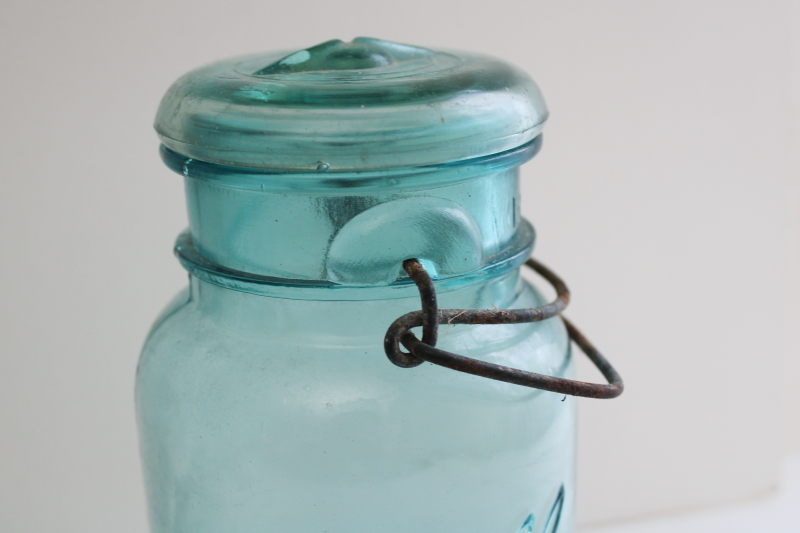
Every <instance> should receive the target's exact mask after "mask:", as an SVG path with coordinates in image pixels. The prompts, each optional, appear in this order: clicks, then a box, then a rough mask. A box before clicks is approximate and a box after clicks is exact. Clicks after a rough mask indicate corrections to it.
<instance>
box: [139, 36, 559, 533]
mask: <svg viewBox="0 0 800 533" xmlns="http://www.w3.org/2000/svg"><path fill="white" fill-rule="evenodd" d="M546 118H547V111H546V108H545V105H544V101H543V99H542V97H541V94H540V92H539V90H538V89H537V87H536V85H535V84H534V83H533V81H531V79H530V78H529V77H528V76H526V75H525V74H524V73H523V72H521V71H519V70H517V69H516V68H514V67H512V66H510V65H508V64H506V63H503V62H501V61H498V60H496V59H493V58H490V57H486V56H481V55H477V54H468V53H463V52H453V51H433V50H428V49H424V48H418V47H414V46H408V45H400V44H396V43H389V42H386V41H380V40H376V39H367V38H358V39H355V40H353V41H352V42H350V43H344V42H341V41H328V42H325V43H322V44H320V45H317V46H314V47H311V48H308V49H305V50H300V51H283V52H275V53H266V54H257V55H252V56H245V57H239V58H233V59H229V60H224V61H220V62H217V63H213V64H211V65H208V66H205V67H202V68H199V69H197V70H194V71H192V72H190V73H188V74H186V75H185V76H183V77H182V78H180V79H179V80H177V81H176V82H175V84H173V86H172V87H171V88H170V89H169V91H168V92H167V94H166V95H165V97H164V99H163V101H162V103H161V106H160V108H159V110H158V115H157V118H156V130H157V131H158V134H159V137H160V139H161V142H162V147H161V155H162V158H163V160H164V161H165V162H166V164H167V165H168V166H169V167H170V168H171V169H173V170H174V171H176V172H178V173H180V174H182V175H183V176H184V179H185V185H186V195H187V205H188V212H189V229H188V230H187V231H186V232H185V233H184V234H182V235H180V236H179V237H178V241H177V244H176V248H175V250H176V254H177V256H178V258H179V260H180V262H181V264H182V265H183V266H184V267H185V268H186V270H188V272H189V286H188V287H187V288H186V290H184V291H183V292H181V293H180V294H179V295H178V296H176V297H175V298H174V300H173V301H172V302H171V303H170V304H169V305H168V306H167V308H166V309H165V310H164V311H163V312H162V314H161V316H160V317H159V318H158V319H157V321H156V322H155V324H154V326H153V328H152V330H151V332H150V334H149V336H148V338H147V341H146V343H145V346H144V349H143V351H142V355H141V359H140V362H139V367H138V373H137V386H136V405H137V415H138V423H139V432H140V443H141V452H142V459H143V467H144V475H145V485H146V491H147V497H148V505H149V513H150V523H151V530H152V531H153V533H179V532H180V533H184V532H185V533H189V532H191V533H212V532H213V533H219V532H223V531H224V532H226V533H251V532H252V533H255V532H259V533H261V532H265V531H275V532H278V531H281V532H282V531H305V530H309V531H320V532H323V531H327V532H330V533H375V532H377V531H380V532H383V533H400V532H403V533H410V532H421V533H433V532H436V533H446V532H453V533H455V532H459V533H465V532H476V533H478V532H482V533H484V532H508V533H516V532H518V531H523V532H536V533H539V532H545V531H546V532H554V531H559V532H560V533H565V532H569V531H572V521H573V519H572V515H573V494H574V483H573V477H574V449H575V448H574V442H575V400H574V398H573V397H572V396H567V395H564V394H557V393H554V392H548V391H543V390H535V389H531V388H526V387H520V386H519V385H516V384H512V383H507V382H502V381H496V380H490V379H485V378H483V377H479V376H475V375H470V374H467V373H463V372H454V371H453V370H451V369H449V368H444V367H442V366H438V365H432V364H421V365H418V366H414V367H413V368H399V367H398V366H396V365H393V364H392V363H391V362H390V361H389V360H388V359H387V357H386V355H385V354H384V346H383V344H384V334H385V333H386V330H387V328H388V327H389V325H390V324H392V323H393V321H395V319H397V317H399V316H401V315H403V314H404V313H409V312H413V311H416V310H418V309H420V305H421V304H420V294H419V292H418V289H417V286H416V285H415V284H414V282H413V281H411V280H410V279H409V276H408V275H407V273H406V271H405V270H404V268H403V265H404V261H405V260H407V259H409V258H416V259H418V260H419V264H421V265H422V267H424V270H425V271H427V273H428V274H430V276H431V277H432V279H433V285H434V286H435V289H436V292H437V294H438V300H439V306H440V307H442V308H453V309H470V308H481V309H499V310H505V309H515V308H533V307H537V306H542V305H544V304H546V302H545V301H544V299H543V298H542V297H541V295H540V294H539V293H538V292H537V291H536V290H535V289H534V288H533V287H532V286H531V285H530V284H528V283H527V282H525V281H524V280H522V278H521V277H520V274H519V268H520V266H521V265H522V263H523V262H524V261H525V260H526V259H527V258H528V256H529V255H530V253H531V250H532V247H533V242H534V231H533V228H532V227H531V226H530V224H528V222H526V221H525V220H524V219H522V218H521V217H520V212H519V206H520V198H519V186H518V185H519V184H518V180H519V173H518V167H519V165H521V164H522V163H524V162H525V161H527V160H528V159H530V158H531V157H532V156H533V155H534V154H535V153H536V152H537V151H538V149H539V147H540V146H541V129H542V126H543V124H544V121H545V119H546ZM437 346H438V347H440V348H443V349H445V350H448V351H453V352H457V353H460V354H464V355H466V356H469V357H471V358H474V359H480V360H484V361H488V362H491V363H496V364H502V365H505V366H509V367H514V368H519V369H523V370H527V371H532V372H537V373H540V374H546V375H551V376H555V377H560V378H570V377H571V376H572V375H573V364H572V361H571V352H570V343H569V336H568V333H567V329H566V328H565V325H564V322H562V321H561V320H560V319H559V318H557V317H554V318H549V319H547V320H540V321H537V322H531V323H524V324H494V325H457V324H455V323H447V322H446V321H445V322H441V321H440V323H439V341H438V345H437Z"/></svg>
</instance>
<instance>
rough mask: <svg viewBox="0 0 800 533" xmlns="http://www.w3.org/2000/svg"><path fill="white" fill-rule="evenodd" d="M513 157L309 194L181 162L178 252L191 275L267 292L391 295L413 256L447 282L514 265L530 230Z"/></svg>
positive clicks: (270, 180) (277, 181) (282, 181)
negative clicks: (306, 288)
mask: <svg viewBox="0 0 800 533" xmlns="http://www.w3.org/2000/svg"><path fill="white" fill-rule="evenodd" d="M527 150H528V152H526V153H525V154H523V155H524V156H525V157H524V158H525V159H527V158H528V157H530V156H531V155H532V153H533V152H531V148H527ZM173 156H174V153H173V155H171V156H169V157H173ZM509 157H510V156H508V155H505V156H502V155H498V156H494V157H493V158H490V159H489V160H488V162H487V161H482V162H478V163H474V164H472V165H464V166H463V167H460V166H458V165H455V166H443V167H441V168H436V169H427V171H426V172H427V177H426V179H425V180H419V179H406V178H408V176H405V175H401V173H400V171H397V173H393V172H392V171H385V172H383V174H382V177H381V178H380V180H379V181H375V180H376V179H377V177H376V176H372V177H371V178H370V180H366V181H364V182H363V183H361V182H359V181H357V180H355V181H354V179H353V178H352V177H351V176H350V177H335V176H334V175H333V174H331V175H330V178H329V179H328V181H327V185H326V186H325V187H319V186H312V187H307V186H306V184H305V183H303V180H304V179H306V178H305V177H303V176H294V178H296V180H297V182H296V185H295V186H296V189H295V190H288V189H287V183H289V182H287V180H290V179H291V178H292V176H291V175H287V174H281V175H275V176H272V175H267V174H265V173H262V174H261V175H258V174H257V173H255V175H256V176H257V178H258V180H260V181H259V183H260V186H259V187H252V186H244V185H243V184H242V183H241V182H236V181H235V180H227V179H216V178H214V177H213V176H212V177H209V172H211V171H209V166H211V167H215V168H213V169H212V171H213V172H218V173H219V172H221V171H219V170H217V168H216V167H217V166H215V165H209V164H207V163H202V162H193V161H192V160H190V159H186V160H185V163H184V165H183V174H184V176H185V185H186V196H187V205H188V212H189V232H188V233H187V234H186V235H184V236H182V237H181V238H179V242H178V245H177V247H176V251H177V252H178V255H179V257H180V258H181V261H182V262H183V263H184V265H185V266H187V267H189V269H190V270H192V269H194V270H198V271H203V272H205V273H206V274H209V273H213V274H219V275H227V276H228V277H232V278H236V279H245V278H248V279H249V281H253V280H255V282H256V283H259V282H261V283H262V284H270V283H273V284H274V283H278V284H281V283H282V284H288V285H304V284H306V285H307V284H313V285H321V286H326V285H334V286H339V287H388V286H391V285H392V284H394V283H396V282H397V281H398V280H403V279H405V278H406V276H405V273H404V272H403V271H402V267H401V265H402V262H403V261H404V260H405V259H408V258H412V257H413V258H417V259H419V260H421V261H422V262H423V264H424V265H425V266H426V267H427V268H428V270H429V271H430V272H431V273H432V275H433V276H434V277H438V278H439V279H443V280H445V279H456V278H461V277H473V276H475V275H479V274H481V273H485V272H486V271H489V270H492V269H496V268H497V266H498V265H505V266H506V267H507V268H514V267H515V266H518V265H519V264H520V263H521V262H522V261H524V259H525V258H526V257H527V256H528V255H529V254H530V251H531V249H532V247H533V241H534V232H533V229H532V227H531V226H530V224H528V223H527V222H526V221H524V220H523V219H522V218H521V217H520V214H519V207H520V202H519V171H518V165H514V166H508V165H509V164H511V163H519V162H520V161H521V160H520V159H519V158H520V157H522V156H519V155H517V156H516V157H517V160H513V159H508V158H509ZM504 158H505V164H500V163H501V162H502V160H503V159H504ZM172 163H173V165H172V166H174V161H173V162H172ZM193 165H194V166H193ZM454 169H455V170H454ZM415 170H418V169H415ZM254 172H255V171H254ZM459 173H460V174H461V175H460V174H459ZM217 177H219V176H217ZM212 178H213V179H212ZM237 179H239V178H237ZM314 183H317V182H314ZM251 185H252V184H251ZM273 185H274V186H273ZM506 270H507V269H506ZM501 271H505V270H503V269H501ZM498 273H499V271H495V275H496V274H498ZM198 275H200V274H198ZM209 275H210V274H209ZM201 277H202V275H201ZM210 281H212V282H216V281H215V280H210ZM218 284H219V283H218Z"/></svg>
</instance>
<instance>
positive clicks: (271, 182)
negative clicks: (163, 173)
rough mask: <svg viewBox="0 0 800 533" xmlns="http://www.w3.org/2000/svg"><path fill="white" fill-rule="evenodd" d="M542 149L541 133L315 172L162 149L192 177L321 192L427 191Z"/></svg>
mask: <svg viewBox="0 0 800 533" xmlns="http://www.w3.org/2000/svg"><path fill="white" fill-rule="evenodd" d="M541 148H542V135H541V134H540V135H538V136H537V137H535V138H534V139H533V140H531V141H529V142H527V143H525V144H523V145H520V146H518V147H516V148H513V149H511V150H506V151H504V152H499V153H496V154H492V155H487V156H481V157H475V158H472V159H464V160H460V161H454V162H450V163H442V164H438V165H426V166H418V167H401V168H384V169H379V170H358V171H335V172H333V171H329V169H328V168H327V167H326V166H325V163H324V162H322V161H320V164H319V165H318V167H317V171H316V172H309V171H307V170H288V169H266V168H251V167H242V166H228V165H222V164H219V163H210V162H207V161H201V160H199V159H194V158H191V157H188V156H186V155H183V154H181V153H179V152H176V151H174V150H172V149H170V148H168V147H167V146H165V145H163V144H162V145H161V148H160V154H161V159H162V160H163V161H164V163H165V164H166V165H167V167H168V168H169V169H170V170H172V171H174V172H176V173H178V174H181V175H182V176H184V177H186V178H190V179H195V180H200V181H208V182H212V183H214V184H215V185H218V186H222V187H231V188H235V189H246V190H254V191H259V190H261V191H292V192H322V191H338V192H342V191H343V190H353V189H358V190H370V189H373V190H378V189H381V190H392V191H401V190H407V189H419V188H428V187H431V186H444V185H452V184H455V183H459V182H463V181H469V180H472V179H475V178H477V177H479V176H482V175H486V174H488V173H494V172H502V171H504V170H508V169H510V168H513V167H517V166H519V165H522V164H523V163H525V162H526V161H528V160H529V159H531V158H532V157H533V156H535V155H536V154H537V153H538V152H539V150H540V149H541Z"/></svg>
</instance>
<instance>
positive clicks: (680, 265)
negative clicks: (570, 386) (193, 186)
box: [0, 0, 800, 533]
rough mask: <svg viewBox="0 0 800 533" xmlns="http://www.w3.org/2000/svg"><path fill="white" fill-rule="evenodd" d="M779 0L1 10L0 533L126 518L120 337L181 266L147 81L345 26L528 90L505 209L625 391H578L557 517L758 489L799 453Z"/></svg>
mask: <svg viewBox="0 0 800 533" xmlns="http://www.w3.org/2000/svg"><path fill="white" fill-rule="evenodd" d="M797 11H798V10H797V9H796V6H795V5H794V4H792V3H791V2H788V1H749V2H748V1H722V0H709V1H696V0H695V1H683V0H670V1H652V2H641V1H635V0H631V1H590V0H583V1H580V2H577V1H563V0H562V1H555V0H553V1H548V2H539V1H531V0H527V1H520V2H511V1H499V0H495V1H492V2H478V1H477V0H464V1H461V2H456V1H451V2H433V1H432V0H428V1H427V2H426V1H422V0H406V1H405V2H402V3H401V2H392V3H389V2H375V1H372V2H358V1H355V0H350V1H338V2H333V1H328V2H322V1H305V2H289V1H285V2H281V3H279V2H275V1H267V0H261V1H255V0H253V1H248V0H228V1H225V2H214V1H211V0H203V1H199V2H190V1H166V0H161V1H155V0H147V1H136V2H131V1H126V2H123V1H99V0H96V1H90V0H77V1H73V2H55V1H47V2H23V1H20V0H4V1H3V2H2V4H0V125H1V127H0V136H1V138H0V180H1V181H0V185H1V187H2V188H0V246H1V248H0V249H1V250H2V256H1V259H2V262H1V263H0V531H2V532H4V533H16V532H59V533H60V532H81V533H93V532H98V533H100V532H110V531H114V532H144V531H146V517H145V508H144V498H143V492H142V482H141V479H140V471H139V463H138V461H139V459H138V453H137V440H136V430H135V425H134V413H133V380H134V371H135V366H136V359H137V352H138V350H139V348H140V345H141V343H142V341H143V339H144V335H145V333H146V331H147V329H148V327H149V325H150V322H151V320H152V319H154V317H155V316H156V314H157V313H158V311H159V310H160V309H161V307H162V306H163V305H164V304H165V303H166V301H167V300H168V299H169V297H170V296H171V295H172V294H173V293H174V292H175V291H177V290H178V289H179V288H180V287H181V286H182V285H183V284H184V283H185V279H186V276H185V273H184V272H183V271H182V270H181V269H180V267H179V266H178V264H177V262H176V261H175V260H174V258H173V257H172V254H171V247H172V243H173V240H174V237H175V236H176V234H177V233H178V232H179V231H180V230H181V229H183V227H184V226H185V224H186V218H185V214H184V205H183V191H182V183H181V180H180V178H179V177H178V176H176V175H174V174H172V173H171V172H170V171H168V170H167V169H166V168H165V167H164V166H163V165H162V163H161V162H160V160H159V158H158V155H157V146H158V143H157V140H156V136H155V133H154V132H153V131H152V127H151V124H152V119H153V117H154V114H155V110H156V107H157V105H158V102H159V100H160V97H161V95H162V94H163V93H164V91H165V90H166V89H167V87H168V86H169V85H170V83H171V82H172V81H173V80H174V79H175V78H177V77H178V76H179V75H181V74H183V73H184V72H185V71H187V70H189V69H191V68H194V67H196V66H198V65H200V64H203V63H206V62H209V61H211V60H214V59H219V58H223V57H226V56H230V55H236V54H242V53H248V52H252V51H258V50H266V49H273V48H287V47H288V48H291V47H296V48H304V47H307V46H310V45H313V44H316V43H318V42H321V41H324V40H328V39H332V38H340V39H345V40H349V39H351V38H353V37H356V36H359V35H365V36H372V37H378V38H383V39H388V40H394V41H400V42H407V43H412V44H418V45H424V46H432V47H437V46H441V47H450V48H462V49H470V50H476V51H481V52H485V53H489V54H492V55H496V56H499V57H501V58H504V59H507V60H509V61H511V62H513V63H516V64H517V65H519V66H520V67H522V68H523V69H525V70H526V71H528V72H529V73H530V74H531V75H532V76H533V77H534V79H536V80H537V82H538V83H539V85H540V87H541V89H542V90H543V92H544V94H545V97H546V99H547V101H548V104H549V107H550V110H551V118H550V121H549V123H548V125H547V127H546V128H545V143H544V148H543V150H542V152H541V153H540V154H539V155H538V156H537V157H536V158H535V159H534V160H533V161H532V162H530V163H528V164H527V165H526V166H525V167H524V170H523V202H524V205H523V213H524V215H525V216H526V217H527V218H528V219H529V220H531V221H532V222H533V224H534V225H535V226H536V228H537V230H538V234H539V240H538V243H537V250H536V255H537V257H539V258H540V259H542V260H543V261H545V262H546V263H547V264H548V265H550V266H552V267H553V268H554V269H555V270H556V271H558V272H559V273H560V274H562V275H563V276H564V278H565V279H566V280H567V281H568V282H569V284H570V288H571V289H572V291H573V303H572V305H571V308H570V312H569V313H568V314H569V316H570V317H571V318H573V319H574V320H575V321H576V322H577V323H578V324H579V325H580V326H581V327H582V328H583V329H584V330H585V332H586V333H587V335H588V336H589V337H590V338H591V339H593V340H594V341H595V342H596V343H597V344H598V346H599V347H601V348H602V349H603V351H604V352H606V353H607V354H608V355H609V357H610V358H611V359H612V361H613V362H614V363H615V364H616V366H617V367H618V368H619V370H620V372H621V373H622V375H623V377H624V378H625V379H626V383H627V390H626V392H625V394H624V395H623V396H622V397H621V398H620V399H618V400H614V401H592V400H585V401H582V402H581V417H580V451H579V457H578V461H579V471H578V472H579V473H578V476H579V495H578V497H579V502H578V505H579V509H578V515H579V522H580V523H582V524H591V523H603V522H606V523H614V521H618V520H630V519H632V518H636V517H641V516H647V515H651V516H652V515H658V514H669V513H677V512H681V511H684V510H690V509H699V508H702V507H704V506H709V505H715V504H724V503H729V504H730V503H736V502H743V501H746V500H748V499H750V498H757V497H759V496H763V495H766V494H768V492H769V491H770V490H773V489H774V488H775V487H776V486H777V484H778V479H779V478H778V473H779V466H780V463H781V461H782V458H783V457H784V456H785V455H786V454H787V453H789V452H793V451H794V452H797V451H800V388H799V387H798V386H797V385H796V383H797V380H798V378H800V358H798V347H797V345H798V343H797V335H796V334H797V331H798V323H799V320H798V319H800V304H798V302H800V283H798V276H797V274H798V272H799V271H800V268H799V267H800V257H799V256H800V254H798V250H800V205H799V204H800V180H798V166H797V164H796V162H795V153H796V150H797V146H798V144H797V141H798V139H797V138H796V133H795V121H796V120H795V119H796V116H797V113H796V107H797V104H798V101H800V99H797V98H794V95H797V94H798V88H800V83H798V76H797V72H798V61H797V59H796V58H794V57H793V40H792V35H793V34H792V31H793V29H794V30H797V29H798V28H800V23H798V21H800V18H799V17H798V13H797ZM793 21H794V24H793ZM798 42H800V41H798V40H797V39H796V38H795V44H794V52H797V50H798V48H800V47H798V46H797V43H798ZM794 55H795V57H796V56H797V54H796V53H795V54H794ZM582 371H583V377H585V378H586V379H599V378H598V377H597V376H596V375H595V373H594V372H593V371H591V369H589V368H588V366H584V367H582ZM799 507H800V506H799ZM422 533H424V532H422ZM500 533H503V532H500ZM508 533H513V532H508Z"/></svg>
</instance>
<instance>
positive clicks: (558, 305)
mask: <svg viewBox="0 0 800 533" xmlns="http://www.w3.org/2000/svg"><path fill="white" fill-rule="evenodd" d="M525 264H526V265H527V266H529V267H530V268H531V269H533V270H534V271H535V272H536V273H538V274H539V275H540V276H542V277H543V278H544V279H546V280H547V281H548V282H550V283H551V284H552V285H553V287H554V288H555V289H556V299H555V300H553V301H552V302H551V303H549V304H546V305H542V306H540V307H533V308H527V309H439V308H438V305H437V301H436V289H435V287H434V284H433V280H432V279H431V277H430V275H429V274H428V272H427V271H426V270H425V268H424V267H423V266H422V265H421V264H420V263H419V261H418V260H416V259H408V260H406V261H404V262H403V269H404V270H405V271H406V272H407V273H408V275H409V276H410V277H411V279H412V280H413V281H414V283H415V284H416V285H417V288H418V289H419V292H420V300H421V302H422V310H421V311H413V312H411V313H407V314H405V315H403V316H401V317H400V318H398V319H397V320H395V321H394V323H392V325H391V326H389V329H388V330H387V332H386V337H385V338H384V350H385V351H386V355H387V357H388V358H389V360H390V361H392V363H394V364H395V365H397V366H399V367H402V368H412V367H415V366H418V365H420V364H422V363H424V362H425V361H428V362H430V363H434V364H437V365H440V366H444V367H446V368H450V369H452V370H458V371H459V372H466V373H468V374H473V375H476V376H481V377H485V378H489V379H495V380H498V381H505V382H507V383H513V384H516V385H522V386H525V387H532V388H535V389H542V390H546V391H551V392H557V393H560V394H568V395H571V396H584V397H588V398H616V397H617V396H619V395H620V394H622V390H623V387H624V386H623V383H622V378H621V377H620V375H619V374H618V373H617V371H616V370H614V367H613V366H611V363H609V362H608V361H607V360H606V358H605V357H603V355H602V354H601V353H600V352H599V351H598V350H597V348H595V347H594V346H593V345H592V344H591V343H590V342H589V340H588V339H587V338H586V337H584V336H583V334H582V333H581V332H580V331H579V330H578V329H577V328H576V327H575V326H574V325H573V324H572V323H571V322H570V321H569V320H567V319H566V318H564V317H561V319H562V320H563V321H564V325H565V326H566V328H567V332H568V334H569V337H570V339H571V340H572V341H573V342H574V343H575V344H576V345H577V346H578V347H579V348H580V349H581V350H582V351H583V353H585V354H586V356H587V357H588V358H589V359H590V360H591V361H592V362H593V363H594V365H595V366H596V367H597V369H598V370H600V372H601V373H602V374H603V376H604V377H605V378H606V380H608V385H603V384H598V383H586V382H583V381H575V380H571V379H564V378H557V377H553V376H547V375H544V374H537V373H535V372H528V371H525V370H519V369H516V368H510V367H507V366H503V365H497V364H494V363H489V362H486V361H480V360H478V359H472V358H469V357H464V356H463V355H458V354H454V353H451V352H447V351H444V350H441V349H439V348H436V341H437V331H438V327H439V324H522V323H527V322H539V321H542V320H546V319H548V318H552V317H554V316H557V315H559V314H561V312H562V311H563V310H564V308H566V307H567V304H568V303H569V298H570V295H569V289H567V286H566V284H565V283H564V282H563V281H562V280H561V278H559V277H558V276H557V275H556V274H555V273H553V272H552V271H551V270H550V269H548V268H547V267H545V266H544V265H542V264H541V263H539V262H538V261H536V260H535V259H533V258H531V259H528V260H527V261H526V262H525ZM419 326H422V331H423V335H422V340H419V339H418V338H417V337H416V335H414V334H413V333H412V332H411V328H415V327H419ZM401 343H402V345H403V346H405V348H406V349H407V350H408V352H404V351H402V350H401V349H400V344H401Z"/></svg>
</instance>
